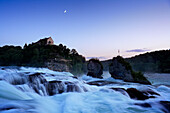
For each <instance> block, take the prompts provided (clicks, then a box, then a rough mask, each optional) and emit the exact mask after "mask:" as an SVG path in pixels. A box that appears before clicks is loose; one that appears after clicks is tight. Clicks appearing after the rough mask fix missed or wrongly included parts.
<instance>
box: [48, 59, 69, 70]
mask: <svg viewBox="0 0 170 113" xmlns="http://www.w3.org/2000/svg"><path fill="white" fill-rule="evenodd" d="M69 64H70V61H68V60H65V59H54V60H51V61H49V62H46V63H45V65H46V66H47V67H48V68H49V69H51V70H54V71H59V72H63V71H64V72H70V71H71V69H70V67H69Z"/></svg>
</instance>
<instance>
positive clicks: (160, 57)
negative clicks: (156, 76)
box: [102, 50, 170, 73]
mask: <svg viewBox="0 0 170 113" xmlns="http://www.w3.org/2000/svg"><path fill="white" fill-rule="evenodd" d="M125 60H126V61H127V62H129V63H130V64H131V66H132V68H133V69H134V70H135V71H141V72H157V73H170V50H160V51H154V52H147V53H145V54H140V55H136V56H134V57H131V58H126V59H125ZM110 63H111V60H106V61H102V64H103V67H104V70H105V71H108V69H109V68H108V67H109V65H110Z"/></svg>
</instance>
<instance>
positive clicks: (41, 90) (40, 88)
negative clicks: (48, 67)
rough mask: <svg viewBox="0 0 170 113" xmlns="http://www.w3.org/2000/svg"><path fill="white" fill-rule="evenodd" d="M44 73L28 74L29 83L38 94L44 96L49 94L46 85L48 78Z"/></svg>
mask: <svg viewBox="0 0 170 113" xmlns="http://www.w3.org/2000/svg"><path fill="white" fill-rule="evenodd" d="M41 74H42V73H34V74H31V75H29V76H28V82H29V83H28V85H29V87H31V88H32V89H33V90H34V91H35V92H36V93H37V94H40V95H42V96H46V95H47V90H46V85H47V80H46V79H45V78H44V77H43V76H42V75H41Z"/></svg>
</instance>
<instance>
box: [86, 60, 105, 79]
mask: <svg viewBox="0 0 170 113" xmlns="http://www.w3.org/2000/svg"><path fill="white" fill-rule="evenodd" d="M87 70H88V73H87V75H88V76H91V77H95V78H103V77H102V74H103V66H102V64H101V63H100V61H99V60H98V59H90V60H89V62H88V64H87Z"/></svg>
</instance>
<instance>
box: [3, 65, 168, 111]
mask: <svg viewBox="0 0 170 113" xmlns="http://www.w3.org/2000/svg"><path fill="white" fill-rule="evenodd" d="M99 80H100V81H101V80H102V81H107V82H112V84H106V85H102V86H96V85H89V84H87V83H90V82H95V81H99ZM111 88H125V89H127V88H136V89H137V90H139V91H145V90H149V89H151V90H153V91H154V92H156V93H158V94H160V96H156V98H149V99H146V100H135V99H131V98H130V97H129V95H128V94H127V93H126V92H124V94H122V93H121V92H118V91H114V90H112V89H111ZM159 101H170V87H168V86H166V85H157V86H154V85H142V84H138V83H130V82H123V81H121V80H115V79H113V78H110V77H109V74H108V72H104V79H96V78H92V77H89V76H86V75H83V76H81V77H78V78H77V77H75V76H74V75H72V74H71V73H69V72H55V71H51V70H49V69H47V68H26V67H17V68H16V67H12V68H9V67H8V68H7V67H0V113H138V112H139V113H164V112H166V109H165V108H164V106H162V105H161V104H159ZM144 103H149V104H150V107H142V106H139V105H137V104H144Z"/></svg>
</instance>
